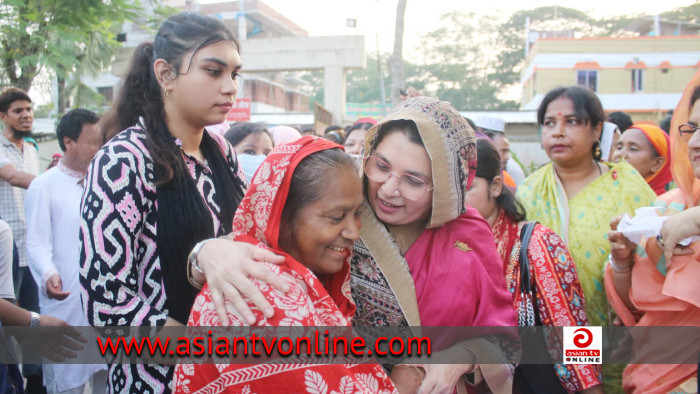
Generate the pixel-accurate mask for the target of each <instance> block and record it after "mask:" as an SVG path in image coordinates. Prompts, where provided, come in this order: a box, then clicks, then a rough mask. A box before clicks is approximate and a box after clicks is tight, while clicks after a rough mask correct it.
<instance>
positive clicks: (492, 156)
mask: <svg viewBox="0 0 700 394" xmlns="http://www.w3.org/2000/svg"><path fill="white" fill-rule="evenodd" d="M476 145H477V151H478V160H477V167H476V178H474V181H473V182H472V186H471V188H469V190H468V191H467V194H466V197H467V203H468V204H470V205H471V206H472V207H474V208H476V209H477V210H478V211H479V214H481V216H483V217H484V219H486V221H487V222H488V223H489V225H491V229H492V230H493V235H494V238H495V240H496V246H497V247H498V252H499V254H500V256H501V260H502V261H503V272H504V273H505V277H506V285H507V286H508V290H509V291H510V295H511V297H512V300H513V306H514V308H515V310H516V311H522V314H519V316H525V315H526V309H527V308H526V307H525V305H526V304H527V300H524V299H523V294H522V292H521V291H520V289H521V281H522V280H523V278H522V277H521V275H520V272H521V271H520V248H521V233H522V229H523V226H524V225H525V224H526V223H527V222H526V221H525V209H524V208H523V206H522V205H521V204H520V203H519V202H518V201H517V200H516V199H515V196H514V195H513V193H512V192H511V191H510V189H508V188H507V187H504V186H503V178H502V177H501V174H502V172H501V167H500V161H499V160H500V156H499V153H498V151H497V150H496V147H495V146H494V145H493V144H492V143H491V142H490V141H489V140H487V139H485V138H480V139H479V140H477V144H476ZM526 248H527V255H528V257H529V261H530V264H529V267H528V268H529V269H530V282H531V286H532V288H534V289H535V291H534V295H535V300H532V302H533V304H534V305H533V306H534V308H536V310H537V313H538V314H539V319H540V321H541V324H542V325H543V326H559V327H566V326H587V325H588V318H587V317H586V310H585V301H584V297H583V290H582V289H581V284H580V283H579V281H578V274H577V273H576V267H575V265H574V261H573V259H572V258H571V254H570V253H569V249H568V248H567V247H566V245H565V244H564V241H562V240H561V238H560V237H559V236H558V235H557V234H556V233H555V232H554V231H552V230H550V229H548V228H547V227H545V226H543V225H541V224H537V225H536V226H535V228H534V230H533V232H532V236H531V237H530V241H529V243H528V245H526ZM520 325H527V323H526V322H520ZM547 339H548V344H549V345H550V347H551V348H557V349H560V346H561V345H560V344H559V343H558V342H557V339H556V338H555V337H554V336H549V337H548V338H547ZM552 367H553V369H554V372H555V373H556V375H557V377H558V378H559V381H560V383H561V385H562V386H563V387H564V389H565V390H566V391H568V392H570V393H574V392H582V393H602V392H603V386H602V384H603V381H602V376H601V370H600V368H599V367H598V366H595V365H589V364H581V365H573V364H569V365H563V364H561V365H553V366H552Z"/></svg>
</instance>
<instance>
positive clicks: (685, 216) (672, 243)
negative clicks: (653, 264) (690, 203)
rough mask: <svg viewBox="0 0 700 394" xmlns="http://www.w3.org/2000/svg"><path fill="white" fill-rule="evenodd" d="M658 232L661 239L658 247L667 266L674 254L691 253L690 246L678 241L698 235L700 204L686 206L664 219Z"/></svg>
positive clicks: (699, 231) (699, 233) (699, 232)
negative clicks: (684, 208) (690, 206)
mask: <svg viewBox="0 0 700 394" xmlns="http://www.w3.org/2000/svg"><path fill="white" fill-rule="evenodd" d="M659 234H660V235H661V239H662V240H663V242H662V243H660V244H659V247H660V248H661V250H663V252H664V256H665V257H666V265H667V266H668V265H669V264H670V262H671V259H672V258H673V256H674V255H675V256H681V255H686V254H693V253H694V250H693V249H692V248H690V247H688V246H681V245H679V244H678V243H679V242H680V241H681V240H683V239H685V238H688V237H691V236H693V235H700V206H698V207H693V208H688V209H686V210H685V211H683V212H680V213H678V214H676V215H673V216H671V217H669V218H668V219H666V221H665V222H664V224H663V226H661V231H660V232H659Z"/></svg>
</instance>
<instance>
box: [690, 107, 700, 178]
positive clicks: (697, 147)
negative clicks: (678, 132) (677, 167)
mask: <svg viewBox="0 0 700 394" xmlns="http://www.w3.org/2000/svg"><path fill="white" fill-rule="evenodd" d="M688 123H691V124H694V125H695V126H698V125H700V100H697V101H696V102H695V104H694V105H693V108H691V111H690V117H689V118H688ZM688 158H689V159H690V164H691V165H692V166H693V172H694V174H695V177H696V178H698V179H700V133H699V132H697V131H696V132H695V134H693V138H691V139H690V141H688Z"/></svg>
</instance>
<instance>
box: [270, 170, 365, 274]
mask: <svg viewBox="0 0 700 394" xmlns="http://www.w3.org/2000/svg"><path fill="white" fill-rule="evenodd" d="M324 176H325V180H324V182H322V184H323V185H325V188H324V190H323V193H322V195H321V198H319V199H318V200H316V201H315V202H313V203H311V204H309V205H307V206H305V207H303V208H302V209H300V210H299V212H297V214H296V217H295V218H293V219H292V229H293V232H292V234H291V237H290V239H289V243H288V244H289V245H288V247H287V250H285V251H286V252H287V253H289V254H290V255H291V256H292V257H294V258H295V259H296V260H297V261H299V262H300V263H302V264H304V265H305V266H306V267H307V268H309V269H310V270H311V271H312V272H313V273H315V274H333V273H336V272H338V271H340V270H341V269H342V268H343V264H344V263H345V259H346V258H347V257H349V256H350V254H351V253H352V245H353V243H354V242H355V241H356V240H357V239H359V238H360V227H361V224H362V222H361V219H360V214H361V211H360V209H361V208H362V204H363V198H362V183H361V182H360V178H359V176H358V175H357V171H356V170H355V167H347V168H341V169H334V170H331V171H328V172H326V173H325V175H324ZM281 241H282V240H281Z"/></svg>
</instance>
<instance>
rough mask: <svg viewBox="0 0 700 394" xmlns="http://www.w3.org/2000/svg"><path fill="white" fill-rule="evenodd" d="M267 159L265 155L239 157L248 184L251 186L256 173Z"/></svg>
mask: <svg viewBox="0 0 700 394" xmlns="http://www.w3.org/2000/svg"><path fill="white" fill-rule="evenodd" d="M266 157H267V156H265V155H247V154H242V155H238V163H239V165H240V166H241V168H243V172H244V173H245V180H246V183H248V184H250V181H251V180H252V179H253V175H255V171H257V170H258V167H260V164H262V162H263V161H264V160H265V158H266Z"/></svg>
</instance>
